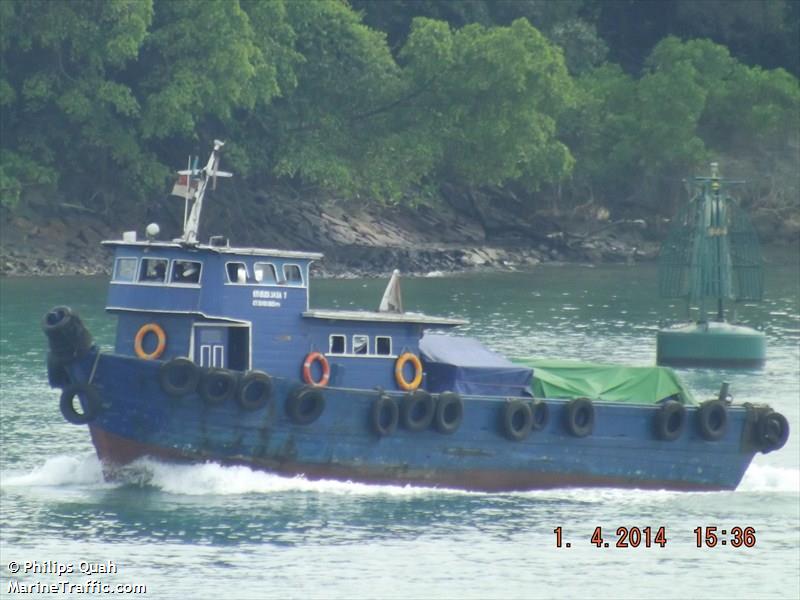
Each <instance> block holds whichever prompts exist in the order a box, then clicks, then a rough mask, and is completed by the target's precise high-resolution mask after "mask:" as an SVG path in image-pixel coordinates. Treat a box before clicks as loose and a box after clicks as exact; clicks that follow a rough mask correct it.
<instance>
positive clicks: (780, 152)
mask: <svg viewBox="0 0 800 600" xmlns="http://www.w3.org/2000/svg"><path fill="white" fill-rule="evenodd" d="M799 6H800V4H798V3H796V2H791V1H789V0H707V1H706V2H702V3H698V2H692V1H690V0H665V1H658V2H650V1H636V2H632V1H628V0H611V1H603V2H600V1H598V0H562V1H559V2H549V1H546V0H496V1H490V0H439V1H436V0H394V1H382V2H373V1H369V0H350V1H349V2H348V1H346V0H303V1H294V0H181V1H173V0H73V1H71V2H51V1H49V0H6V1H4V2H0V69H1V71H0V117H1V121H0V127H1V129H0V134H1V139H0V200H1V201H2V206H4V207H5V208H6V209H8V210H12V211H13V210H19V209H20V208H21V207H24V205H25V203H26V201H27V198H29V197H30V196H31V195H32V193H33V192H37V193H38V195H39V196H41V191H42V190H48V189H50V190H58V191H59V192H60V193H61V194H63V195H67V196H70V197H72V198H77V199H86V198H90V197H91V198H95V199H98V198H100V199H102V200H103V202H104V203H105V204H104V206H105V208H106V210H108V209H109V208H113V205H114V203H115V202H118V201H121V200H124V199H130V198H137V199H140V200H145V199H147V198H153V197H162V196H163V194H164V191H165V189H166V187H167V181H168V178H169V176H170V173H171V171H172V170H173V169H174V167H175V166H176V165H180V164H183V163H184V162H185V160H186V159H185V156H186V154H187V149H190V150H192V152H193V153H194V154H204V153H205V152H206V151H207V149H208V147H209V142H210V140H211V139H213V138H221V139H226V140H228V141H229V145H228V146H227V147H226V166H227V167H229V168H231V169H232V170H235V171H236V173H237V175H239V176H244V177H246V180H247V182H248V184H249V185H252V186H270V185H278V184H279V185H281V186H291V187H297V188H301V187H302V188H306V187H309V186H312V187H314V188H315V189H317V190H320V191H322V192H325V193H329V194H331V195H334V196H336V197H338V198H344V199H347V198H367V199H369V200H370V201H376V202H415V201H417V200H418V198H419V197H421V196H426V197H430V196H432V197H435V196H437V194H438V193H439V191H440V190H441V189H442V187H443V186H448V187H449V188H450V189H463V190H475V189H480V190H483V191H484V192H488V193H489V194H491V192H492V190H495V191H502V192H512V193H513V194H514V195H515V196H516V197H518V198H522V199H524V200H525V201H527V202H528V203H529V206H530V208H531V210H534V209H536V208H540V207H553V208H555V209H557V210H564V209H565V208H569V207H572V206H576V205H585V204H586V203H587V202H588V203H595V204H597V205H600V206H603V207H606V208H608V209H609V210H611V211H612V212H614V211H624V212H626V213H636V212H640V213H644V212H653V211H655V212H662V213H664V214H669V213H670V212H671V211H672V208H673V207H672V205H671V204H670V203H671V202H672V201H674V199H675V198H676V197H679V195H680V194H679V192H680V189H681V188H680V185H681V184H680V181H681V179H682V178H683V177H686V176H687V175H691V174H692V173H693V172H698V171H705V167H704V164H705V163H707V162H708V161H709V160H711V159H717V160H720V161H721V162H722V163H723V165H724V167H723V172H724V174H729V175H734V174H735V175H737V176H741V177H744V178H749V179H751V180H753V181H754V182H755V187H754V190H755V191H756V197H757V198H758V203H759V204H760V205H761V206H762V207H767V208H769V209H770V210H772V211H775V212H776V214H796V212H797V206H798V197H800V184H799V183H798V174H797V166H798V152H800V85H799V84H798V79H797V75H798V71H800V65H799V64H798V63H799V62H800V56H799V55H798V54H799V53H800V50H798V39H800V30H799V29H798V26H799V24H800V8H798V7H799ZM53 197H54V195H53ZM799 226H800V225H799Z"/></svg>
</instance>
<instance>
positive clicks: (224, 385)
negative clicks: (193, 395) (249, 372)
mask: <svg viewBox="0 0 800 600" xmlns="http://www.w3.org/2000/svg"><path fill="white" fill-rule="evenodd" d="M238 383H239V381H238V379H237V377H236V374H235V373H234V372H233V371H228V370H227V369H216V368H211V369H209V370H208V371H206V372H204V373H203V374H202V375H201V376H200V383H199V384H198V385H197V393H198V394H199V395H200V398H202V400H203V402H205V403H206V404H208V405H209V406H219V405H220V404H225V403H226V402H228V401H229V400H230V399H231V398H233V397H234V395H235V394H236V387H237V385H238Z"/></svg>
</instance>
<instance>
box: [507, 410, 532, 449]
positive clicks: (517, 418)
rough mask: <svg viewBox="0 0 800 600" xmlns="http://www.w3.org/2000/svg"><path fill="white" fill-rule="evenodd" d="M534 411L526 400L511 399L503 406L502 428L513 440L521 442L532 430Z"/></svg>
mask: <svg viewBox="0 0 800 600" xmlns="http://www.w3.org/2000/svg"><path fill="white" fill-rule="evenodd" d="M532 427H533V413H532V412H531V405H530V403H528V402H525V401H524V400H510V401H508V402H506V405H505V406H504V407H503V420H502V428H503V433H504V434H505V436H506V437H507V438H508V439H510V440H511V441H513V442H521V441H522V440H524V439H525V438H526V437H528V435H529V434H530V432H531V428H532Z"/></svg>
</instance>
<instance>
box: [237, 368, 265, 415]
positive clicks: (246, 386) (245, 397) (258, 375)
mask: <svg viewBox="0 0 800 600" xmlns="http://www.w3.org/2000/svg"><path fill="white" fill-rule="evenodd" d="M270 400H272V377H270V376H269V375H267V374H266V373H264V371H248V372H247V373H246V374H245V375H244V377H242V378H241V380H240V381H239V387H238V389H237V390H236V401H237V402H238V403H239V406H241V407H242V408H243V409H245V410H259V409H261V408H264V407H265V406H267V405H268V404H269V402H270Z"/></svg>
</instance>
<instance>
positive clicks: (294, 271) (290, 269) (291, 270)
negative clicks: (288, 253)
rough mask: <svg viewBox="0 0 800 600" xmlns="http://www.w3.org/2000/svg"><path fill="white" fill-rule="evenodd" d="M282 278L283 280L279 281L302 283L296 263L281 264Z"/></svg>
mask: <svg viewBox="0 0 800 600" xmlns="http://www.w3.org/2000/svg"><path fill="white" fill-rule="evenodd" d="M283 279H284V281H283V282H281V283H286V284H287V285H295V286H301V285H303V273H302V272H301V271H300V267H299V266H298V265H283Z"/></svg>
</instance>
